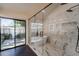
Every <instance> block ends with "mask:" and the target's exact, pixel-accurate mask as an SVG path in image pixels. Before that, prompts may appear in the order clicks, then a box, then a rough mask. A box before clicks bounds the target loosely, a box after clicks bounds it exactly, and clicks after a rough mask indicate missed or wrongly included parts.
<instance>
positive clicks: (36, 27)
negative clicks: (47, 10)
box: [31, 13, 43, 55]
mask: <svg viewBox="0 0 79 59" xmlns="http://www.w3.org/2000/svg"><path fill="white" fill-rule="evenodd" d="M31 46H32V48H33V49H34V50H35V51H36V52H37V54H38V55H43V23H42V13H39V14H38V15H36V16H35V17H34V18H32V19H31Z"/></svg>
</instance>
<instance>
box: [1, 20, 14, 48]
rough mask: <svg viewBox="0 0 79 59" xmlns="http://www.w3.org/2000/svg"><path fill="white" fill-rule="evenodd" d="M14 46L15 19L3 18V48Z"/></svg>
mask: <svg viewBox="0 0 79 59" xmlns="http://www.w3.org/2000/svg"><path fill="white" fill-rule="evenodd" d="M11 47H14V20H11V19H3V18H1V50H3V49H6V48H11Z"/></svg>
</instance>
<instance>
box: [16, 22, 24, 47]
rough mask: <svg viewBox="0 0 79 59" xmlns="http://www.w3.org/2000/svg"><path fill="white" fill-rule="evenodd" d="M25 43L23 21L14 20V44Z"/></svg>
mask: <svg viewBox="0 0 79 59" xmlns="http://www.w3.org/2000/svg"><path fill="white" fill-rule="evenodd" d="M22 44H25V22H23V21H16V46H18V45H22Z"/></svg>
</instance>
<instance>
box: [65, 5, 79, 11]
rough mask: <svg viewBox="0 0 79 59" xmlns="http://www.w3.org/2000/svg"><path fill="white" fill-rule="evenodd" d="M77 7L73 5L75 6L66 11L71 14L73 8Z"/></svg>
mask: <svg viewBox="0 0 79 59" xmlns="http://www.w3.org/2000/svg"><path fill="white" fill-rule="evenodd" d="M77 6H79V4H77V5H75V6H73V7H70V8H69V9H68V10H66V11H67V12H73V10H72V9H73V8H75V7H77Z"/></svg>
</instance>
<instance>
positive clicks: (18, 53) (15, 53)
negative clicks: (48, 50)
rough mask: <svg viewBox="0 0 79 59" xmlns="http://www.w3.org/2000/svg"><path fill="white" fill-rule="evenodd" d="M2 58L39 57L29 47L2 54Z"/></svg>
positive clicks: (9, 50)
mask: <svg viewBox="0 0 79 59" xmlns="http://www.w3.org/2000/svg"><path fill="white" fill-rule="evenodd" d="M0 56H37V55H36V54H35V53H34V52H33V51H32V50H31V48H30V47H29V46H26V45H24V46H20V47H17V48H12V49H8V50H5V51H1V52H0Z"/></svg>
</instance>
